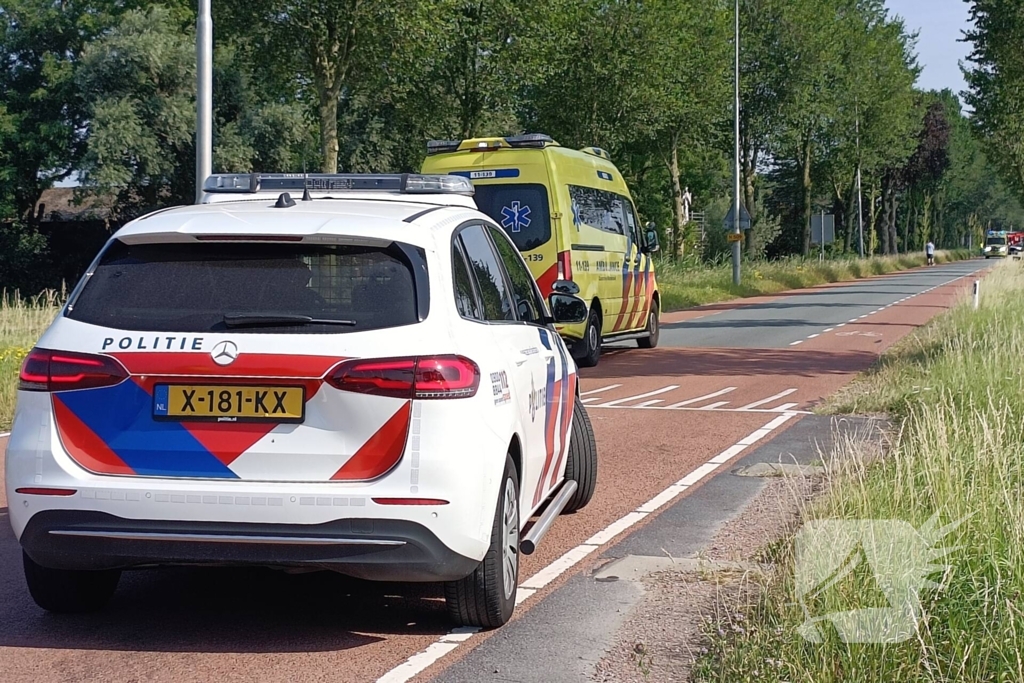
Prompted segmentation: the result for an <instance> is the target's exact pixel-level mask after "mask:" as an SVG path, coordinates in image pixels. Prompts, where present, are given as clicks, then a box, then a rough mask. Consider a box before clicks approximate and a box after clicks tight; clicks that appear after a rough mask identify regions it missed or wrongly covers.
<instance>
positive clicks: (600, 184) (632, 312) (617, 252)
mask: <svg viewBox="0 0 1024 683" xmlns="http://www.w3.org/2000/svg"><path fill="white" fill-rule="evenodd" d="M422 170H423V172H424V173H448V174H452V175H458V176H463V177H465V178H469V179H470V180H471V181H472V182H473V185H474V186H475V187H476V196H475V198H476V203H477V206H478V207H479V208H480V210H481V211H483V212H484V213H485V214H487V215H488V216H490V217H491V218H492V219H493V220H494V221H495V222H496V223H498V224H499V225H500V226H501V227H502V228H503V229H504V230H505V232H506V233H507V234H508V235H509V237H511V238H512V241H513V242H515V244H516V246H517V247H518V248H519V251H521V252H522V253H523V256H525V258H526V262H527V263H528V264H529V265H530V270H531V272H532V273H533V275H534V277H535V278H536V279H537V283H538V284H539V285H540V289H541V292H542V293H544V294H545V295H547V294H548V293H550V292H551V291H552V284H553V283H554V282H555V281H559V280H563V281H566V280H567V281H572V282H575V283H576V284H577V285H579V288H580V296H581V297H582V298H583V299H584V300H585V301H586V302H587V305H588V306H589V313H588V316H587V320H586V321H585V323H584V324H580V325H563V326H560V327H559V328H558V331H559V332H560V333H561V334H562V335H563V336H564V337H565V338H566V339H567V340H569V341H570V343H571V344H572V346H573V355H574V357H575V358H576V361H577V363H578V364H579V365H581V366H583V367H591V366H594V365H597V363H598V361H599V360H600V357H601V345H602V343H608V342H615V341H623V340H630V339H632V340H636V342H637V344H638V345H639V346H640V347H641V348H654V347H655V346H657V345H658V335H659V324H660V313H661V295H660V292H659V291H658V285H657V281H656V279H655V276H654V261H653V259H652V257H651V255H652V254H653V253H654V252H656V251H657V250H658V234H657V232H656V231H655V230H654V229H653V226H650V229H645V228H644V227H643V226H641V225H640V221H639V220H638V219H637V215H636V210H635V208H634V206H633V200H632V198H631V196H630V193H629V188H628V187H627V186H626V183H625V181H624V180H623V178H622V174H621V173H619V170H618V169H617V168H616V167H615V165H614V164H613V163H612V162H611V159H610V158H609V156H608V153H607V152H605V151H604V150H602V149H598V148H596V147H587V148H585V149H582V150H579V151H577V150H572V149H566V148H564V147H561V146H560V145H559V144H558V143H557V142H555V141H554V140H552V139H551V138H550V137H548V136H547V135H544V134H540V133H534V134H528V135H518V136H513V137H493V138H474V139H469V140H435V141H432V142H429V143H427V159H426V161H424V162H423V169H422Z"/></svg>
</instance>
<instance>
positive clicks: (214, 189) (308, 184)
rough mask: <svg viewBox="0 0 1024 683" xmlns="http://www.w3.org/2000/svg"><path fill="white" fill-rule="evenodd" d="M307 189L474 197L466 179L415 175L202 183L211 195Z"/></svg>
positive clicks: (248, 177) (223, 176) (233, 178)
mask: <svg viewBox="0 0 1024 683" xmlns="http://www.w3.org/2000/svg"><path fill="white" fill-rule="evenodd" d="M306 189H308V190H309V191H310V192H395V193H399V194H461V195H467V196H472V195H473V185H472V183H470V182H469V179H467V178H462V177H460V176H449V175H419V174H415V173H310V174H308V175H307V174H303V173H217V174H214V175H211V176H210V177H209V178H207V179H206V182H205V183H204V184H203V190H204V191H205V192H209V193H214V194H217V193H238V194H254V193H257V192H267V193H274V194H279V193H281V192H288V191H301V190H306Z"/></svg>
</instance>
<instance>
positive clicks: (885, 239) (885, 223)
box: [878, 180, 892, 256]
mask: <svg viewBox="0 0 1024 683" xmlns="http://www.w3.org/2000/svg"><path fill="white" fill-rule="evenodd" d="M891 195H892V181H889V180H883V181H882V223H881V225H879V226H878V227H879V233H880V237H881V238H882V253H883V254H885V255H886V256H888V255H889V254H890V253H891V249H890V247H889V212H890V211H891V210H892V202H891V201H890V196H891Z"/></svg>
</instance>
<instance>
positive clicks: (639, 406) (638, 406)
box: [634, 398, 664, 408]
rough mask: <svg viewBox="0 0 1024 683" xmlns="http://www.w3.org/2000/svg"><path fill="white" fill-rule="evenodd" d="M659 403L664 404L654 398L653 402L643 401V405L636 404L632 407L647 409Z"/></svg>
mask: <svg viewBox="0 0 1024 683" xmlns="http://www.w3.org/2000/svg"><path fill="white" fill-rule="evenodd" d="M659 403H664V401H663V400H661V399H660V398H656V399H654V400H653V401H644V402H643V403H638V404H637V405H635V406H634V408H647V407H650V406H653V405H657V404H659Z"/></svg>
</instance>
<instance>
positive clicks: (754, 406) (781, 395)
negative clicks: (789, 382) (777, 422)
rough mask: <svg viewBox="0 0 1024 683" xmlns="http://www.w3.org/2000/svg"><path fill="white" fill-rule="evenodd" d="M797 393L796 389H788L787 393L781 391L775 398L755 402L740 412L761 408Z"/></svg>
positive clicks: (770, 397)
mask: <svg viewBox="0 0 1024 683" xmlns="http://www.w3.org/2000/svg"><path fill="white" fill-rule="evenodd" d="M795 393H796V389H786V390H785V391H780V392H779V393H777V394H775V395H774V396H769V397H768V398H763V399H761V400H760V401H754V402H753V403H750V404H748V405H745V406H743V407H742V408H740V410H750V409H751V408H760V407H761V406H763V405H765V404H767V403H771V402H773V401H778V400H779V399H780V398H786V397H787V396H789V395H790V394H795Z"/></svg>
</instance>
